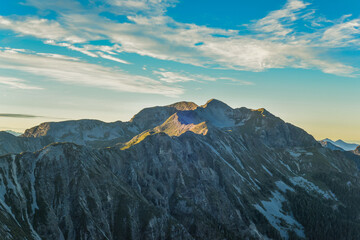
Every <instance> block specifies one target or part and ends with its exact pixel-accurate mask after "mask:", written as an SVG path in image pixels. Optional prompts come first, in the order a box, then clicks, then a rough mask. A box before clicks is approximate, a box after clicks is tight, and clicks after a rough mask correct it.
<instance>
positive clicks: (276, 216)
mask: <svg viewBox="0 0 360 240" xmlns="http://www.w3.org/2000/svg"><path fill="white" fill-rule="evenodd" d="M285 201H286V199H285V198H284V196H283V195H282V194H281V193H280V192H278V191H275V192H272V197H271V198H270V199H269V200H268V201H261V204H262V206H260V205H259V204H255V205H254V207H255V208H256V209H257V210H258V211H259V212H260V213H262V214H263V215H264V216H265V218H266V219H267V220H268V221H269V223H270V224H271V225H272V226H273V227H274V228H275V229H276V230H278V231H279V233H280V235H281V237H283V238H284V239H289V234H288V231H289V230H293V231H294V232H295V233H296V234H297V235H298V236H299V237H301V238H305V233H304V227H303V226H302V225H301V224H300V223H299V222H298V221H296V220H295V219H294V217H293V216H292V215H288V214H286V213H285V212H284V211H283V210H282V203H283V202H285Z"/></svg>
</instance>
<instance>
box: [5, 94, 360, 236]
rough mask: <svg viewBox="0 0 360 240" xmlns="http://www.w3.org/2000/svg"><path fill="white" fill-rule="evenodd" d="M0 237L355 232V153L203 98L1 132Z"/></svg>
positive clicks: (268, 117) (359, 213)
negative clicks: (104, 118)
mask: <svg viewBox="0 0 360 240" xmlns="http://www.w3.org/2000/svg"><path fill="white" fill-rule="evenodd" d="M0 154H1V155H2V156H0V238H1V239H28V240H30V239H109V240H115V239H164V240H165V239H214V240H215V239H326V240H329V239H337V240H338V239H360V204H359V202H360V175H359V168H358V166H360V165H359V164H358V163H360V156H359V155H356V154H359V148H358V149H357V150H356V151H354V152H346V151H338V150H337V148H334V150H333V149H332V148H326V147H323V146H322V145H321V144H320V143H318V142H317V141H316V140H315V139H314V138H313V137H312V136H311V135H309V134H308V133H306V132H305V131H304V130H302V129H300V128H298V127H296V126H293V125H291V124H290V123H286V122H284V121H283V120H281V119H280V118H278V117H276V116H274V115H272V114H271V113H270V112H268V111H267V110H265V109H257V110H253V109H247V108H244V107H242V108H236V109H233V108H231V107H230V106H228V105H226V104H225V103H223V102H221V101H218V100H215V99H212V100H209V101H208V102H207V103H206V104H205V105H202V106H198V105H196V104H195V103H192V102H179V103H175V104H172V105H169V106H163V107H153V108H147V109H143V110H142V111H140V112H139V113H138V114H136V115H135V116H134V117H133V118H132V119H131V120H130V121H129V122H121V121H118V122H113V123H105V122H101V121H97V120H78V121H65V122H47V123H42V124H40V125H38V126H35V127H33V128H31V129H28V130H26V131H25V133H24V134H22V135H21V136H14V135H12V134H9V133H7V132H1V133H0Z"/></svg>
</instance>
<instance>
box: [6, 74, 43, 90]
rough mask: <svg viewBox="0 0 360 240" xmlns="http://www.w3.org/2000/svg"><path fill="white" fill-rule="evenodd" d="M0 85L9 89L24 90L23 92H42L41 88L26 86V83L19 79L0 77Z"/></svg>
mask: <svg viewBox="0 0 360 240" xmlns="http://www.w3.org/2000/svg"><path fill="white" fill-rule="evenodd" d="M0 84H2V85H7V86H9V87H10V88H17V89H25V90H42V89H43V88H41V87H36V86H31V85H28V84H26V81H25V80H23V79H19V78H13V77H2V76H0Z"/></svg>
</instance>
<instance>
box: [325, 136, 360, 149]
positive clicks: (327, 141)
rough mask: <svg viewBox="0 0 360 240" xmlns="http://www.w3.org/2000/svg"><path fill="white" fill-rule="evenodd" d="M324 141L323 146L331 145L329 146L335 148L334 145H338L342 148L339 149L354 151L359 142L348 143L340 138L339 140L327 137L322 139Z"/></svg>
mask: <svg viewBox="0 0 360 240" xmlns="http://www.w3.org/2000/svg"><path fill="white" fill-rule="evenodd" d="M320 142H321V143H322V145H323V146H326V147H329V148H333V146H336V147H338V148H340V149H339V150H341V149H342V150H345V151H353V150H355V149H356V148H357V147H358V146H359V144H356V143H347V142H344V141H343V140H341V139H339V140H337V141H333V140H331V139H329V138H325V139H323V140H321V141H320Z"/></svg>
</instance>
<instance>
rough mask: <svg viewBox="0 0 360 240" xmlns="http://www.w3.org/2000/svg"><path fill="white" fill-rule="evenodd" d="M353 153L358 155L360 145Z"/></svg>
mask: <svg viewBox="0 0 360 240" xmlns="http://www.w3.org/2000/svg"><path fill="white" fill-rule="evenodd" d="M354 153H355V154H356V155H360V146H358V147H357V148H356V149H355V150H354Z"/></svg>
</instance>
